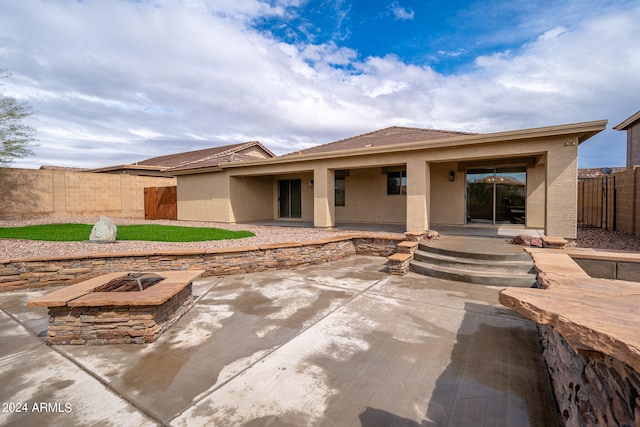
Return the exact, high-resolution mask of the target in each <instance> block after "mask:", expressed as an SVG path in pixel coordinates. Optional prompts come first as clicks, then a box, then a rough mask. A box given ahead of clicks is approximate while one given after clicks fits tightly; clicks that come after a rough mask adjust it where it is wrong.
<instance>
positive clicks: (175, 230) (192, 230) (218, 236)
mask: <svg viewBox="0 0 640 427" xmlns="http://www.w3.org/2000/svg"><path fill="white" fill-rule="evenodd" d="M92 228H93V225H88V224H46V225H29V226H26V227H9V228H1V227H0V238H6V239H24V240H48V241H55V242H82V241H85V240H89V236H90V235H91V229H92ZM251 236H255V234H253V233H252V232H250V231H229V230H221V229H219V228H196V227H180V226H173V225H157V224H137V225H119V226H118V240H146V241H153V242H204V241H206V240H227V239H242V238H244V237H251Z"/></svg>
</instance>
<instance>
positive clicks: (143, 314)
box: [27, 270, 204, 345]
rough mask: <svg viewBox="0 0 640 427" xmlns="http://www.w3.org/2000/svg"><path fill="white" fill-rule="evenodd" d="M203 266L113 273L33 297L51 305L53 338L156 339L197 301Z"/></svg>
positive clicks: (54, 341) (70, 340)
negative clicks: (194, 284)
mask: <svg viewBox="0 0 640 427" xmlns="http://www.w3.org/2000/svg"><path fill="white" fill-rule="evenodd" d="M203 273H204V270H197V271H160V272H147V273H139V272H118V273H109V274H105V275H102V276H99V277H95V278H93V279H89V280H86V281H84V282H81V283H78V284H76V285H72V286H69V287H66V288H64V289H59V290H57V291H54V292H51V293H50V294H47V295H44V296H42V297H40V298H36V299H33V300H31V301H28V302H27V306H29V307H48V309H49V328H48V333H47V343H49V344H86V345H101V344H142V343H149V342H153V341H155V340H157V339H158V337H159V336H160V335H161V334H162V333H163V332H164V331H166V330H167V329H168V328H169V327H170V326H171V325H173V324H174V323H175V322H176V321H177V320H178V319H179V318H180V317H181V316H182V315H183V314H185V313H186V312H187V311H188V310H189V309H190V308H191V306H192V305H193V302H194V300H193V295H192V294H191V283H192V281H193V280H194V279H196V278H198V277H199V276H201V275H202V274H203Z"/></svg>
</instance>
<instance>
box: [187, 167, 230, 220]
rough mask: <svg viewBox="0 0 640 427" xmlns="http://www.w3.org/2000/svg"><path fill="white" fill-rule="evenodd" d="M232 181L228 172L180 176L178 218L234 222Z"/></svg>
mask: <svg viewBox="0 0 640 427" xmlns="http://www.w3.org/2000/svg"><path fill="white" fill-rule="evenodd" d="M231 218H232V217H231V201H230V182H229V177H228V175H227V174H226V173H207V174H198V175H185V176H180V177H178V219H179V220H185V221H218V222H232V219H231Z"/></svg>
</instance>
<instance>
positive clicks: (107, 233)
mask: <svg viewBox="0 0 640 427" xmlns="http://www.w3.org/2000/svg"><path fill="white" fill-rule="evenodd" d="M117 239H118V228H117V227H116V224H115V223H114V222H113V221H112V220H111V218H109V217H106V216H101V217H100V219H98V222H96V225H94V226H93V229H92V230H91V235H90V236H89V240H90V241H92V242H115V241H116V240H117Z"/></svg>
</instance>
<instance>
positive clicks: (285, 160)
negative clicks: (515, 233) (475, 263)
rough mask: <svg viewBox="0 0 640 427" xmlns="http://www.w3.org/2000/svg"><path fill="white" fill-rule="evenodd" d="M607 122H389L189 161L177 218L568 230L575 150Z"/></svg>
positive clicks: (178, 170) (572, 222) (571, 233)
mask: <svg viewBox="0 0 640 427" xmlns="http://www.w3.org/2000/svg"><path fill="white" fill-rule="evenodd" d="M606 124H607V121H606V120H600V121H592V122H584V123H573V124H566V125H560V126H550V127H542V128H535V129H523V130H516V131H508V132H498V133H490V134H469V133H462V132H450V131H439V130H430V129H415V128H403V127H390V128H386V129H382V130H378V131H375V132H371V133H367V134H364V135H359V136H355V137H352V138H347V139H344V140H340V141H336V142H333V143H329V144H325V145H320V146H317V147H313V148H310V149H307V150H303V151H300V152H297V153H292V154H288V155H285V156H280V157H275V158H266V159H256V160H250V159H249V160H246V159H245V160H243V161H238V162H234V161H232V162H227V163H224V164H212V165H207V164H206V163H201V164H190V165H185V166H183V167H175V168H172V169H169V170H167V171H165V172H169V173H171V174H172V175H175V176H177V182H178V218H179V219H181V220H201V221H219V222H229V223H233V222H245V221H258V220H274V219H275V220H278V219H283V220H287V221H291V220H300V221H311V222H313V224H314V226H315V227H333V226H335V225H336V224H340V223H378V224H379V223H385V224H398V225H402V226H404V228H405V229H406V230H427V229H430V228H431V227H433V226H435V225H465V224H475V223H481V224H495V225H499V224H505V223H512V224H522V225H523V226H525V227H528V228H536V229H544V230H545V234H546V235H549V236H561V237H565V238H575V237H576V209H577V208H576V206H577V170H578V168H577V165H578V146H579V144H581V143H582V142H584V141H586V140H587V139H589V138H590V137H592V136H593V135H595V134H597V133H598V132H600V131H602V130H604V129H605V127H606Z"/></svg>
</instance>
